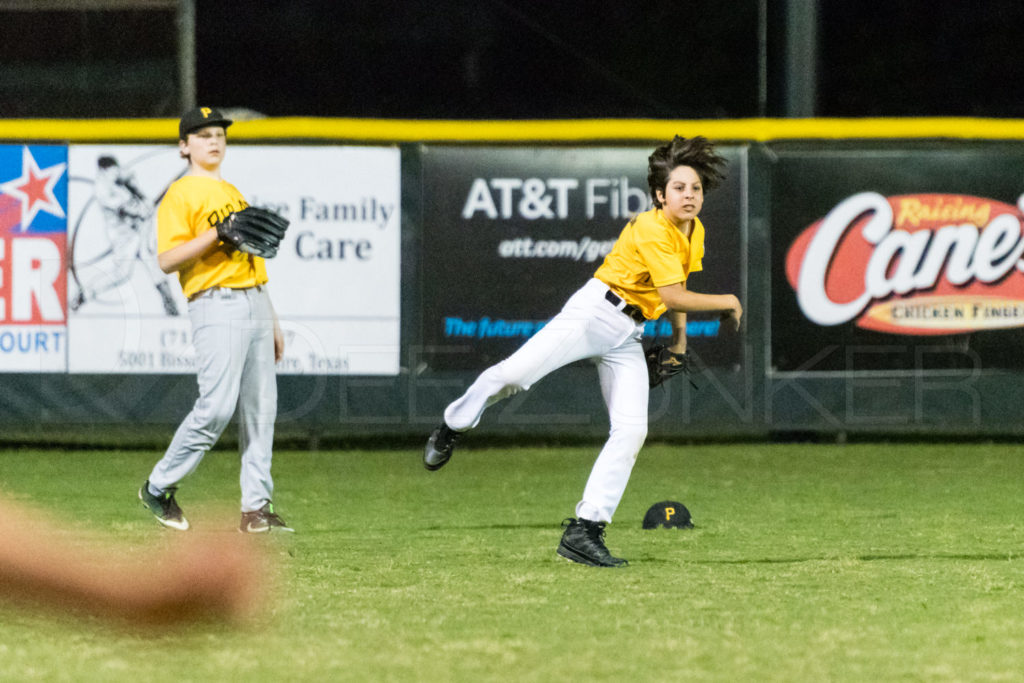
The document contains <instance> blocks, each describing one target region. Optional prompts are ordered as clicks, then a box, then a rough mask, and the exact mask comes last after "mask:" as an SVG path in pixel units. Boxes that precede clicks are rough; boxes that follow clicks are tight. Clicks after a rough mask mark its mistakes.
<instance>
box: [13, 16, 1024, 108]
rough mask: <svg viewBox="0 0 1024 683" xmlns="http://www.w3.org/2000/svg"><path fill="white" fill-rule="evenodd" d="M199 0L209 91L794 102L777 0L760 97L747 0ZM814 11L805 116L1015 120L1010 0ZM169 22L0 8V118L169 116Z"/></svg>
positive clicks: (276, 96)
mask: <svg viewBox="0 0 1024 683" xmlns="http://www.w3.org/2000/svg"><path fill="white" fill-rule="evenodd" d="M196 4H197V8H196V12H197V16H196V59H197V98H198V100H199V101H200V102H202V103H204V104H213V105H216V106H223V107H240V108H248V109H252V110H254V111H257V112H260V113H262V114H266V115H271V116H281V115H307V116H344V117H382V118H469V119H473V118H509V119H515V118H576V117H581V118H589V117H643V118H708V117H709V118H741V117H752V116H760V115H767V116H780V115H783V114H784V113H785V112H784V109H783V102H782V91H783V83H782V79H783V76H784V73H783V69H782V62H781V57H780V55H781V54H782V50H783V41H784V40H785V30H784V24H783V21H784V12H783V10H782V9H780V8H781V7H784V4H783V3H782V2H781V0H768V2H767V29H768V30H767V32H766V35H767V51H766V54H767V59H766V61H765V64H766V72H767V80H766V83H767V91H766V92H765V93H764V96H763V97H762V96H761V95H760V91H759V79H758V75H759V59H758V35H759V31H758V16H759V9H758V8H759V3H758V2H757V1H755V0H736V1H735V2H721V1H718V2H714V1H711V0H693V1H686V0H673V1H668V0H650V1H648V2H642V3H631V2H622V0H615V1H612V0H592V1H590V2H585V3H584V2H575V1H573V2H543V1H541V0H534V1H532V2H531V1H526V0H477V1H475V2H462V1H458V0H435V1H433V2H422V1H421V0H408V1H404V2H399V1H397V0H392V1H389V2H336V1H333V0H292V1H290V2H273V3H264V2H258V3H257V2H248V1H246V2H208V1H204V0H200V1H199V2H197V3H196ZM809 4H810V3H809ZM795 6H797V7H799V6H800V5H799V2H797V4H796V5H795ZM817 7H818V22H817V26H818V33H817V35H818V68H817V73H818V78H817V103H816V106H815V111H814V113H815V114H816V115H818V116H933V115H940V116H994V117H1024V87H1022V84H1024V58H1022V56H1021V52H1022V46H1024V40H1022V39H1024V3H1022V2H1020V1H1019V0H986V1H985V2H981V3H967V2H960V1H950V0H939V1H936V0H900V1H899V2H874V1H871V2H869V1H866V0H861V1H857V0H820V2H818V3H817ZM174 22H175V15H174V12H173V11H166V10H161V11H142V10H120V11H86V12H82V11H75V12H70V11H63V12H62V11H45V12H24V11H9V10H3V9H2V6H0V63H2V65H3V66H2V68H0V116H5V117H96V116H114V117H137V116H140V117H148V116H171V117H176V116H178V115H179V113H180V102H179V97H178V85H177V73H176V67H175V55H176V37H175V23H174Z"/></svg>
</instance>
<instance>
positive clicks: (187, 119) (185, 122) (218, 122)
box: [178, 107, 234, 140]
mask: <svg viewBox="0 0 1024 683" xmlns="http://www.w3.org/2000/svg"><path fill="white" fill-rule="evenodd" d="M232 123H234V121H232V120H231V119H229V118H227V117H226V116H224V114H221V113H220V110H219V109H214V108H213V107H196V108H195V109H192V110H191V111H189V112H187V113H186V114H185V115H184V116H182V117H181V121H179V122H178V138H179V139H181V140H185V139H186V138H188V134H189V133H193V132H195V131H197V130H199V129H200V128H206V127H207V126H223V127H224V128H225V129H226V128H227V127H228V126H230V125H231V124H232Z"/></svg>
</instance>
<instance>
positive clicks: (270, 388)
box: [149, 287, 277, 512]
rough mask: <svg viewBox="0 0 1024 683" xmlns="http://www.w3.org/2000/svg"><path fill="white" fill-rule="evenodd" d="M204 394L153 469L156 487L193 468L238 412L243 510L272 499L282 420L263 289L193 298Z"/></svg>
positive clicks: (220, 290) (176, 479) (199, 377)
mask: <svg viewBox="0 0 1024 683" xmlns="http://www.w3.org/2000/svg"><path fill="white" fill-rule="evenodd" d="M188 310H189V316H190V317H191V319H192V338H193V345H194V346H195V349H196V365H197V373H196V375H197V380H198V383H199V398H198V399H197V400H196V402H195V405H194V406H193V407H192V412H190V413H189V414H188V416H187V417H186V418H185V420H184V421H183V422H182V423H181V425H180V426H179V427H178V430H177V431H176V432H175V434H174V438H173V439H172V440H171V444H170V446H169V447H168V448H167V452H166V453H165V454H164V457H163V458H162V459H161V460H160V462H158V463H157V464H156V466H155V467H154V468H153V472H152V473H151V474H150V475H149V483H150V485H151V486H152V487H153V488H155V489H159V490H165V489H167V488H168V487H170V486H174V485H175V484H177V483H178V482H179V481H181V480H182V479H184V478H185V477H186V476H188V475H189V474H191V473H192V471H193V470H195V468H196V467H197V466H198V465H199V462H200V461H201V460H202V459H203V456H204V455H206V453H207V451H209V450H210V448H212V447H213V445H214V444H215V443H216V442H217V439H218V438H220V435H221V433H222V432H223V431H224V428H225V427H227V425H228V422H230V421H231V417H232V415H234V413H235V409H236V407H237V410H238V424H239V448H240V450H241V460H242V467H241V474H240V476H239V480H240V484H241V488H242V504H241V509H242V512H252V511H253V510H258V509H260V508H261V507H262V506H263V504H264V503H266V502H269V501H271V500H272V499H273V492H274V482H273V479H272V478H271V476H270V462H271V456H272V450H273V443H274V420H275V419H276V418H277V370H276V368H275V366H274V314H273V310H272V308H271V304H270V295H269V294H268V293H267V291H266V287H250V288H248V289H223V288H214V289H210V290H206V291H205V292H203V293H202V294H200V295H199V296H198V297H195V298H193V299H192V300H191V301H189V304H188Z"/></svg>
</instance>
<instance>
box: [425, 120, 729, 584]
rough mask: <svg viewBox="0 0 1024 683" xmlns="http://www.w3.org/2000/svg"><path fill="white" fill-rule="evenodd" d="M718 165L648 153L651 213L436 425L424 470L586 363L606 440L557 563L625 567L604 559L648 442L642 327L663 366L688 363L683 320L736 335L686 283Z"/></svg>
mask: <svg viewBox="0 0 1024 683" xmlns="http://www.w3.org/2000/svg"><path fill="white" fill-rule="evenodd" d="M724 164H725V160H724V159H723V158H722V157H721V156H719V155H718V154H716V153H715V151H714V147H713V146H712V145H711V143H710V142H708V140H706V139H705V138H703V137H696V138H692V139H689V140H687V139H685V138H681V137H679V136H676V137H675V138H674V139H673V140H672V141H671V142H668V143H667V144H665V145H662V146H660V147H658V148H657V149H656V150H655V151H654V153H653V154H652V155H651V156H650V157H649V159H648V175H647V183H648V185H649V186H650V191H651V199H652V200H653V201H654V208H653V209H651V210H649V211H646V212H644V213H641V214H639V215H637V216H636V217H634V218H633V219H632V220H631V221H630V222H629V223H628V224H627V225H626V227H625V228H624V229H623V231H622V234H621V235H620V236H619V239H618V240H617V241H616V243H615V245H614V247H613V248H612V250H611V252H610V253H609V254H608V256H607V257H606V258H605V260H604V263H603V264H602V265H601V267H600V268H598V269H597V272H595V273H594V277H593V278H592V279H591V280H590V281H588V282H587V283H586V284H585V285H584V286H583V287H582V288H581V289H579V290H578V291H577V292H576V293H575V294H573V295H572V297H570V298H569V300H568V302H566V304H565V306H564V307H563V308H562V311H561V312H560V313H559V314H558V315H557V316H555V317H554V318H553V319H552V320H551V322H549V323H548V324H547V325H545V326H544V327H543V328H541V329H540V331H538V332H537V334H535V335H534V336H533V337H531V338H530V339H529V340H527V342H526V343H525V344H524V345H523V346H522V347H521V348H520V349H519V350H518V351H516V352H515V353H514V354H512V355H511V356H509V357H508V358H506V359H505V360H503V361H502V362H500V363H498V364H497V365H494V366H492V367H490V368H488V369H487V370H485V371H484V372H483V374H481V375H480V377H478V378H477V380H476V381H475V382H474V383H473V384H472V385H471V386H470V387H469V389H468V390H467V391H466V393H465V394H463V395H462V396H461V397H460V398H458V399H456V400H455V401H454V402H452V403H451V404H449V405H448V407H447V408H446V409H445V411H444V422H443V423H442V424H441V426H440V427H438V428H437V429H435V430H434V432H433V433H432V434H431V435H430V438H429V440H428V441H427V445H426V448H425V449H424V453H423V464H424V466H425V467H426V468H427V469H428V470H437V469H439V468H441V467H443V466H444V465H445V463H447V462H448V460H449V459H450V458H451V456H452V449H453V447H454V444H455V441H456V439H457V438H458V436H459V435H460V434H461V433H462V432H465V431H468V430H470V429H472V428H473V427H475V426H476V425H477V423H478V422H479V421H480V417H481V416H482V415H483V412H484V410H485V409H486V408H487V407H488V406H490V405H493V404H494V403H497V402H498V401H500V400H502V399H504V398H507V397H508V396H511V395H512V394H515V393H517V392H519V391H525V390H527V389H529V388H530V387H531V386H532V385H533V384H534V383H535V382H537V381H538V380H540V379H541V378H542V377H544V376H545V375H547V374H548V373H550V372H552V371H554V370H556V369H558V368H560V367H562V366H564V365H568V364H569V363H572V362H573V361H577V360H581V359H583V358H591V359H593V360H594V361H595V362H596V363H597V368H598V376H599V379H600V384H601V392H602V395H603V396H604V400H605V404H606V405H607V407H608V415H609V418H610V421H611V430H610V433H609V436H608V441H607V442H606V443H605V445H604V448H603V449H602V450H601V453H600V455H599V456H598V458H597V461H596V462H595V463H594V468H593V470H592V471H591V473H590V478H589V479H588V481H587V485H586V488H585V489H584V491H583V498H582V500H580V502H579V503H578V504H577V505H576V518H569V519H566V520H565V521H564V522H563V527H564V528H565V531H564V532H563V534H562V540H561V542H560V543H559V545H558V554H559V555H561V556H562V557H565V558H566V559H568V560H571V561H573V562H579V563H581V564H586V565H591V566H596V567H621V566H625V565H626V564H628V563H627V562H626V560H623V559H621V558H618V557H613V556H612V555H611V553H610V552H608V549H607V547H605V544H604V532H605V525H606V524H608V523H610V522H611V521H612V515H613V514H614V513H615V509H616V508H617V507H618V504H619V501H620V500H621V499H622V495H623V493H624V492H625V489H626V483H627V481H628V480H629V475H630V472H631V471H632V469H633V463H634V462H635V461H636V457H637V454H638V453H639V452H640V448H641V446H643V443H644V440H645V439H646V437H647V400H648V393H649V378H648V367H647V361H646V359H645V357H644V352H643V348H642V346H641V344H640V341H641V337H642V336H643V331H644V325H645V323H646V322H647V321H648V320H655V319H657V318H659V317H660V316H661V315H662V314H663V313H665V312H666V311H668V314H669V319H670V320H671V322H672V330H673V334H672V345H671V346H669V347H668V354H667V356H668V357H667V360H668V362H670V363H675V364H684V363H686V362H687V358H686V356H685V355H684V354H685V353H686V314H687V313H689V312H702V313H708V312H710V313H718V314H720V315H721V317H722V319H723V320H725V321H727V322H728V323H730V324H731V326H732V328H733V329H735V330H738V329H739V325H740V318H741V316H742V315H743V308H742V306H741V305H740V302H739V299H737V298H736V296H734V295H732V294H699V293H697V292H693V291H690V290H689V289H687V287H686V279H687V277H688V276H689V275H690V273H693V272H696V271H698V270H701V269H702V265H701V259H702V257H703V256H704V226H703V225H702V224H701V222H700V219H699V218H697V214H698V213H700V210H701V207H702V206H703V205H704V191H705V190H710V189H712V188H714V187H715V186H716V185H718V183H719V182H720V181H721V180H722V178H723V176H722V173H721V171H720V167H721V166H723V165H724Z"/></svg>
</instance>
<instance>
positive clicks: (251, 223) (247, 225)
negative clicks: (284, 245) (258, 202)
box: [217, 206, 288, 258]
mask: <svg viewBox="0 0 1024 683" xmlns="http://www.w3.org/2000/svg"><path fill="white" fill-rule="evenodd" d="M287 229H288V219H286V218H282V217H281V216H279V215H277V214H276V213H274V212H273V211H267V210H266V209H261V208H259V207H257V206H247V207H245V208H244V209H242V210H241V211H235V212H234V213H232V214H231V215H229V216H228V217H227V218H225V219H224V220H222V221H221V222H220V223H218V224H217V237H219V238H220V240H221V241H222V242H224V243H225V244H230V245H231V246H233V247H234V248H235V249H237V250H238V251H244V252H245V253H246V254H255V255H256V256H262V257H263V258H274V257H275V256H277V248H278V247H279V246H280V245H281V239H282V238H283V237H284V232H285V230H287Z"/></svg>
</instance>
